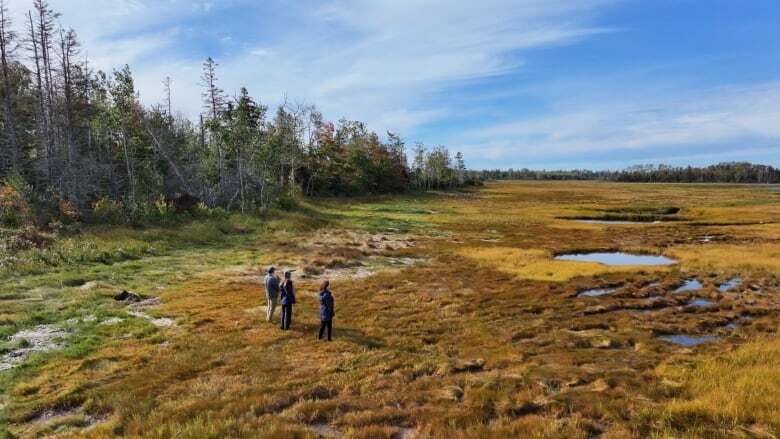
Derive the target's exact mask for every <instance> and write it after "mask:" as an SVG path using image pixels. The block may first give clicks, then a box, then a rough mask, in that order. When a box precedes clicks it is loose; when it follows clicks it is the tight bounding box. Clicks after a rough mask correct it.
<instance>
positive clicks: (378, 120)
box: [9, 0, 612, 131]
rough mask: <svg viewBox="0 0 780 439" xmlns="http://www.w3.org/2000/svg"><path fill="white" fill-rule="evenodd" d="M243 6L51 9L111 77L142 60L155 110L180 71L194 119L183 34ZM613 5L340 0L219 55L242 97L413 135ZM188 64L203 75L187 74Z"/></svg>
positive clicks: (71, 5)
mask: <svg viewBox="0 0 780 439" xmlns="http://www.w3.org/2000/svg"><path fill="white" fill-rule="evenodd" d="M10 1H11V4H10V5H9V6H10V7H11V8H12V9H15V10H16V9H18V10H24V9H26V8H27V7H28V6H27V0H10ZM236 1H240V0H235V1H227V2H219V3H217V2H212V1H196V2H186V1H183V0H159V1H153V0H115V1H95V0H52V1H51V4H52V7H53V8H55V9H56V10H59V11H61V12H63V14H64V15H63V18H62V22H63V23H65V24H67V25H69V26H73V27H74V28H76V30H77V31H78V32H79V35H80V36H81V37H82V39H83V40H84V41H85V49H86V50H88V52H89V54H90V58H92V60H93V62H94V65H97V66H98V67H100V68H103V69H106V70H110V69H111V68H114V67H118V66H120V65H122V64H124V63H130V65H131V68H132V69H133V71H134V74H135V75H136V83H137V85H138V87H139V89H140V92H141V96H142V98H143V99H145V100H149V101H151V102H155V101H156V100H157V99H158V98H157V96H159V94H160V91H159V90H160V80H161V78H162V77H164V76H168V75H170V76H171V77H172V79H173V82H174V90H175V91H177V93H176V94H177V95H178V96H181V98H180V99H178V100H177V103H178V105H180V106H182V107H181V108H182V109H183V110H184V111H185V112H186V113H187V114H190V115H192V116H194V115H195V114H197V112H198V111H199V109H200V105H199V102H198V101H199V96H200V92H199V90H198V76H199V73H198V71H197V69H198V68H199V67H200V66H199V65H193V64H195V63H193V61H192V58H193V53H192V50H191V49H192V48H191V47H187V42H186V36H185V35H184V34H183V33H181V32H179V27H180V26H182V24H181V23H182V21H184V20H186V19H187V18H188V17H190V16H205V15H206V14H210V15H211V16H213V17H215V18H214V19H225V18H224V17H220V18H216V17H217V15H216V14H217V13H218V8H227V7H229V6H230V5H231V4H235V3H236ZM611 1H612V0H610V1H607V0H598V1H596V0H591V1H583V2H570V1H563V0H552V1H550V0H546V1H542V0H524V1H513V0H483V1H480V2H472V1H449V0H434V1H427V2H418V1H412V0H374V1H365V0H332V1H328V2H309V3H305V4H296V5H292V6H290V5H287V6H285V8H287V9H293V10H294V13H295V14H297V19H299V20H300V23H299V25H298V26H295V27H292V28H288V27H287V26H280V27H279V31H278V32H277V34H276V35H275V38H273V41H267V42H264V43H262V44H261V45H257V44H253V42H252V41H244V40H243V38H246V35H243V36H242V35H232V37H233V39H234V40H235V39H236V38H242V42H243V43H244V48H243V49H241V50H239V51H238V52H232V53H214V54H212V56H213V57H214V58H215V59H217V61H218V62H220V64H221V68H220V72H219V73H220V77H221V79H222V87H223V88H224V89H225V90H227V91H229V92H231V93H233V92H235V91H236V90H237V89H238V88H239V87H240V86H242V85H245V86H247V87H248V88H249V89H250V91H251V92H252V93H253V94H254V95H255V96H258V97H259V98H260V99H262V100H264V101H266V102H269V103H274V102H276V101H278V100H279V99H281V98H282V96H284V95H287V96H289V97H291V98H293V99H295V100H303V101H306V102H309V103H314V104H317V105H318V106H319V107H321V108H322V109H323V110H324V111H325V113H326V116H328V117H331V118H339V117H342V116H346V117H348V118H353V119H361V120H367V121H368V122H369V125H370V126H371V127H372V128H373V129H376V130H378V131H383V130H385V129H392V130H400V129H413V128H414V126H415V125H420V124H423V123H426V122H430V121H432V120H433V119H435V118H436V117H437V116H440V115H443V114H446V113H447V111H445V110H444V109H442V108H437V107H436V106H435V105H434V106H431V105H430V104H428V105H426V104H424V101H425V100H426V98H428V97H430V96H432V95H433V94H434V93H437V92H440V91H442V90H446V89H447V88H448V87H450V86H451V85H452V84H453V83H454V82H458V81H465V80H474V79H479V78H485V77H489V76H493V75H499V74H503V73H506V72H509V71H512V70H513V69H516V68H518V66H519V65H520V62H519V61H518V59H517V57H516V56H509V54H510V52H514V51H519V50H523V49H528V48H534V47H540V46H544V45H550V44H563V43H567V42H571V41H575V40H577V39H580V38H585V37H587V36H589V35H592V34H593V33H597V32H604V31H605V30H604V29H599V28H597V27H593V26H591V25H590V23H589V22H590V19H589V16H590V14H591V13H592V12H593V11H595V10H596V9H597V8H599V7H600V6H602V5H604V4H607V3H610V2H611ZM273 4H274V2H268V3H267V4H266V5H264V6H262V5H257V4H255V3H253V2H246V3H245V4H244V5H243V8H242V9H241V13H242V14H244V15H246V16H256V17H258V19H260V18H261V17H262V16H263V14H265V13H266V11H265V10H264V7H266V8H271V7H272V6H273ZM187 5H189V6H190V7H189V8H188V7H186V6H187ZM234 18H235V17H234ZM228 19H230V17H228ZM144 29H152V30H149V31H144ZM161 29H162V30H161ZM195 31H196V32H197V31H198V29H196V30H195ZM200 31H208V29H200ZM222 38H225V36H223V37H222ZM250 39H251V37H250ZM223 43H225V44H227V43H229V42H226V41H223ZM269 43H270V44H269ZM185 64H189V65H191V66H192V67H195V69H194V70H193V69H189V70H183V69H182V68H181V67H182V66H184V65H185ZM414 117H419V119H418V120H415V119H414ZM385 124H387V126H386V125H385Z"/></svg>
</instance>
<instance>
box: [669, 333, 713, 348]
mask: <svg viewBox="0 0 780 439" xmlns="http://www.w3.org/2000/svg"><path fill="white" fill-rule="evenodd" d="M658 338H660V339H661V340H663V341H666V342H669V343H674V344H678V345H681V346H696V345H700V344H704V343H710V342H713V341H716V340H718V337H715V336H713V335H699V336H697V335H684V334H677V335H663V336H661V337H658Z"/></svg>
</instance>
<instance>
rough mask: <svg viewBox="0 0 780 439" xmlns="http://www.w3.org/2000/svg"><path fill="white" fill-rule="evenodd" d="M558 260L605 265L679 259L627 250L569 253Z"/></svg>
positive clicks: (640, 263)
mask: <svg viewBox="0 0 780 439" xmlns="http://www.w3.org/2000/svg"><path fill="white" fill-rule="evenodd" d="M555 259H556V260H558V261H578V262H598V263H599V264H604V265H613V266H619V265H673V264H676V263H677V261H675V260H674V259H671V258H667V257H666V256H656V255H641V254H632V253H625V252H591V253H568V254H562V255H558V256H556V257H555Z"/></svg>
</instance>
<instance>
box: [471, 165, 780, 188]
mask: <svg viewBox="0 0 780 439" xmlns="http://www.w3.org/2000/svg"><path fill="white" fill-rule="evenodd" d="M475 178H477V179H484V180H604V181H617V182H635V183H754V184H776V183H780V169H777V168H774V167H772V166H768V165H759V164H753V163H746V162H730V163H719V164H716V165H711V166H705V167H693V166H684V167H683V166H670V165H636V166H631V167H629V168H626V169H624V170H620V171H590V170H586V169H582V170H576V169H575V170H568V171H566V170H561V171H545V170H542V171H539V170H530V169H507V170H501V169H495V170H484V171H478V175H477V176H475Z"/></svg>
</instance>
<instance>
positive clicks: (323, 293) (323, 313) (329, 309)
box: [317, 280, 336, 341]
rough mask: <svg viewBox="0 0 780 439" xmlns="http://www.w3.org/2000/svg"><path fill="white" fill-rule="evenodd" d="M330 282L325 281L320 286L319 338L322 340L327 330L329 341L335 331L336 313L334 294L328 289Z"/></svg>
mask: <svg viewBox="0 0 780 439" xmlns="http://www.w3.org/2000/svg"><path fill="white" fill-rule="evenodd" d="M329 286H330V282H329V281H327V280H325V281H323V282H322V284H320V335H319V337H317V338H318V339H319V340H322V335H323V333H324V332H325V329H327V330H328V341H331V332H332V331H333V316H335V315H336V312H335V310H334V307H333V294H332V293H331V292H330V290H329V289H328V287H329Z"/></svg>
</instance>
